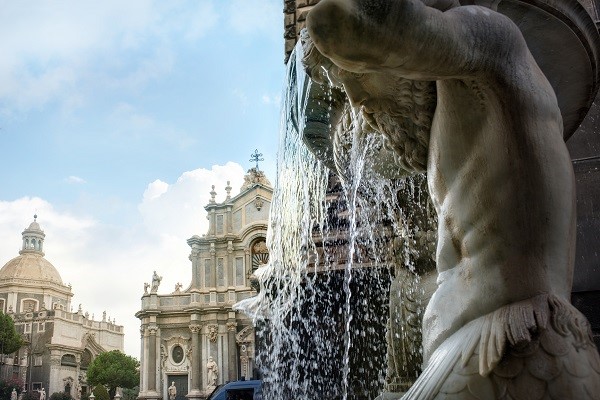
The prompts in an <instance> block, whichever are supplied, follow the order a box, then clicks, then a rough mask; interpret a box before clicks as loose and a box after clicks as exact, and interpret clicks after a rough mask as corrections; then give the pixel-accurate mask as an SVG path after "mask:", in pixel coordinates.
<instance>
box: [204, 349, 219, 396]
mask: <svg viewBox="0 0 600 400" xmlns="http://www.w3.org/2000/svg"><path fill="white" fill-rule="evenodd" d="M206 374H207V383H208V385H207V386H208V387H209V388H210V387H214V386H217V380H218V379H219V366H218V365H217V363H216V362H215V361H214V360H213V358H212V357H211V356H209V357H208V362H207V363H206Z"/></svg>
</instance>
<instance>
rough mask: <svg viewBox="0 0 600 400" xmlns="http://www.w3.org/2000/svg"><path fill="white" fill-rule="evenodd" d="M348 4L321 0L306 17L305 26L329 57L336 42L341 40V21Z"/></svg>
mask: <svg viewBox="0 0 600 400" xmlns="http://www.w3.org/2000/svg"><path fill="white" fill-rule="evenodd" d="M348 12H349V10H348V5H347V4H346V3H344V2H343V1H339V0H323V1H321V2H320V3H318V4H317V5H316V6H314V7H313V9H312V10H310V12H309V13H308V15H307V17H306V28H307V30H308V34H309V35H310V37H311V39H312V40H313V42H314V43H315V45H316V46H317V48H318V49H319V51H320V52H321V54H323V55H325V56H327V57H330V56H331V52H332V51H333V49H334V46H335V44H336V43H338V44H339V43H340V42H341V40H342V31H343V28H342V26H343V25H344V24H343V23H341V22H342V21H343V20H344V19H346V17H347V16H348Z"/></svg>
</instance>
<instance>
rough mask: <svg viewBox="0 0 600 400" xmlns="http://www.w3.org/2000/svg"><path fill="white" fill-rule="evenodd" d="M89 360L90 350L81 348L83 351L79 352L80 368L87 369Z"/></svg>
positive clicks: (90, 359) (90, 357)
mask: <svg viewBox="0 0 600 400" xmlns="http://www.w3.org/2000/svg"><path fill="white" fill-rule="evenodd" d="M91 362H92V352H91V351H89V350H88V349H85V350H83V353H82V354H81V364H80V368H81V369H87V368H88V367H89V366H90V363H91Z"/></svg>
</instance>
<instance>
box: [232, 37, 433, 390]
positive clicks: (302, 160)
mask: <svg viewBox="0 0 600 400" xmlns="http://www.w3.org/2000/svg"><path fill="white" fill-rule="evenodd" d="M297 49H298V47H297ZM300 59H301V55H300V54H298V53H297V52H296V53H293V54H292V56H291V58H290V61H289V63H288V82H287V85H286V90H285V92H284V100H283V107H282V130H281V138H280V146H279V153H278V164H277V177H276V182H275V190H274V195H273V202H272V205H271V214H270V222H269V231H268V237H267V246H268V247H269V251H270V256H269V263H268V265H266V266H264V267H261V268H260V270H259V271H257V275H258V277H259V281H260V287H261V290H260V292H259V294H258V295H257V296H256V297H255V298H253V299H249V300H247V301H244V302H242V303H240V304H239V305H238V306H237V308H238V309H241V310H243V311H244V312H246V313H247V314H249V315H251V316H252V317H253V318H254V323H255V326H256V327H257V341H258V345H257V348H258V349H259V354H258V355H257V364H258V365H259V368H260V370H261V374H262V377H263V382H264V390H263V395H264V398H265V399H267V400H284V399H316V398H327V399H343V400H346V399H372V398H375V397H376V396H377V395H378V394H380V393H381V392H382V391H383V390H384V388H385V387H386V380H387V382H388V384H389V383H390V382H392V381H394V379H395V380H399V379H400V378H399V377H398V376H397V375H399V374H400V375H401V374H404V375H406V376H407V377H408V378H409V379H414V375H415V372H414V370H413V369H411V368H409V367H407V365H408V364H410V363H412V364H414V363H417V364H420V361H419V360H420V346H419V342H420V317H419V316H420V314H421V313H422V310H423V308H424V304H423V302H422V301H421V300H420V299H421V298H422V297H423V296H422V295H423V288H422V285H421V284H420V279H421V278H420V276H421V275H422V272H423V270H427V269H430V268H431V265H432V264H431V262H428V261H425V262H423V261H422V260H423V259H426V260H427V259H429V260H430V259H431V257H430V254H426V255H423V254H421V253H420V252H419V249H420V248H423V243H425V245H426V244H427V243H428V235H429V236H431V231H432V227H431V226H429V224H430V223H431V221H430V218H429V217H430V216H431V215H432V214H433V213H431V210H430V209H429V208H428V205H427V204H426V199H425V200H423V199H420V198H419V197H420V196H421V193H422V192H423V190H424V189H423V188H424V178H423V177H419V176H417V177H415V178H412V179H410V180H402V181H400V180H384V179H381V178H380V177H378V176H377V175H376V174H375V173H374V172H373V169H372V168H370V166H369V163H370V162H371V160H370V159H369V157H368V155H369V154H371V153H372V150H373V148H375V147H377V146H380V145H381V143H380V142H379V141H378V138H376V137H374V136H372V135H363V134H361V132H359V131H358V130H355V129H351V130H350V135H351V136H352V144H351V145H350V146H349V147H348V151H347V154H346V156H347V159H348V161H347V162H346V165H345V166H346V168H345V170H344V173H343V174H340V175H341V176H340V177H338V176H336V175H335V174H332V173H331V171H329V169H328V168H327V167H325V165H324V164H323V163H322V162H321V161H319V160H318V159H317V158H316V157H315V156H314V155H313V154H312V153H311V152H310V151H309V150H308V149H307V147H306V146H305V144H304V143H303V141H302V129H303V127H304V126H303V125H304V119H305V112H307V113H310V112H311V110H310V109H306V104H307V103H306V98H305V94H306V87H307V85H305V83H306V82H305V81H304V79H308V78H305V75H304V74H303V73H300V72H299V71H301V69H302V67H301V65H300ZM340 162H341V161H340ZM413 203H414V204H420V205H419V206H418V207H417V208H416V212H415V210H412V209H411V207H413V206H411V204H413ZM423 204H425V205H423ZM413 208H414V207H413ZM429 239H431V238H430V237H429ZM425 247H426V246H425ZM429 250H430V249H429ZM425 253H426V252H425ZM425 264H427V265H425ZM400 276H402V279H400V278H399V277H400ZM396 277H398V278H396ZM390 286H391V287H392V292H391V293H390ZM394 299H395V300H394ZM390 307H391V311H392V313H391V318H390ZM406 310H408V311H409V312H406ZM415 315H416V317H415ZM410 318H412V319H413V320H412V321H410V323H408V324H407V323H403V321H404V320H406V319H410ZM415 318H416V320H415ZM410 343H417V344H416V345H414V346H412V348H408V347H411V345H410ZM388 353H389V354H390V355H391V356H390V357H388V356H387V354H388ZM390 359H391V360H392V361H390ZM390 362H392V363H393V365H392V366H391V367H390V364H389V363H390ZM392 369H395V370H396V371H400V372H397V373H396V374H390V370H392ZM401 378H403V379H404V378H406V377H401Z"/></svg>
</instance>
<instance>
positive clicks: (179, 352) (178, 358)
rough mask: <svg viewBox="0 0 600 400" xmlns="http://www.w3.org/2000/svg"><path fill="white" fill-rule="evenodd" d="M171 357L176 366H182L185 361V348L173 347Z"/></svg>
mask: <svg viewBox="0 0 600 400" xmlns="http://www.w3.org/2000/svg"><path fill="white" fill-rule="evenodd" d="M171 357H172V358H173V362H174V363H175V364H180V363H181V362H182V361H183V348H182V347H181V346H180V345H175V346H173V350H171Z"/></svg>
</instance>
